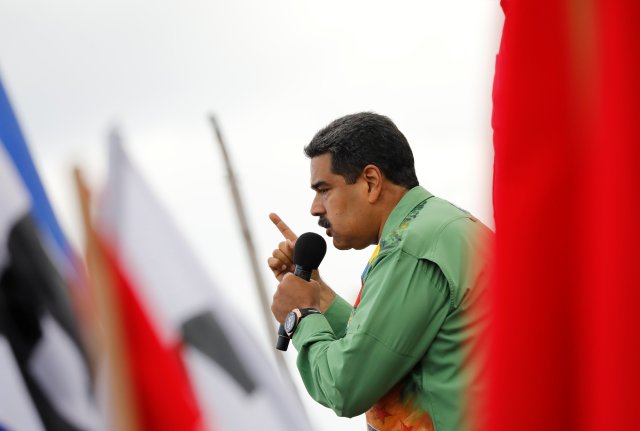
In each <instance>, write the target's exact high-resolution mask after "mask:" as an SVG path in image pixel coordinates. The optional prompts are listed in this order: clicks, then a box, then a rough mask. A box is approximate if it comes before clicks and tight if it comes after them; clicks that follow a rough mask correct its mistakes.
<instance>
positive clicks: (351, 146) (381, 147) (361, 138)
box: [304, 112, 418, 189]
mask: <svg viewBox="0 0 640 431" xmlns="http://www.w3.org/2000/svg"><path fill="white" fill-rule="evenodd" d="M304 152H305V154H306V155H307V157H309V158H313V157H316V156H320V155H322V154H326V153H330V154H331V156H332V158H331V170H332V171H333V173H335V174H338V175H342V176H343V177H344V178H345V180H346V182H347V183H348V184H353V183H355V182H356V179H357V178H358V175H360V173H361V172H362V170H363V169H364V167H365V166H367V165H369V164H372V165H375V166H377V167H378V168H380V170H381V171H382V174H383V175H384V176H385V177H386V178H387V179H388V180H390V181H391V182H393V183H395V184H398V185H401V186H404V187H406V188H407V189H410V188H413V187H415V186H417V185H418V178H417V177H416V171H415V167H414V165H413V153H412V152H411V147H409V142H407V138H405V137H404V135H403V134H402V132H400V130H398V128H397V127H396V125H395V124H393V121H391V120H390V119H389V118H388V117H385V116H384V115H379V114H374V113H372V112H360V113H357V114H351V115H346V116H344V117H341V118H338V119H337V120H334V121H333V122H331V124H329V125H328V126H326V127H325V128H323V129H321V130H320V131H319V132H318V133H316V135H315V136H314V137H313V139H312V140H311V142H310V143H309V145H307V146H306V147H305V148H304Z"/></svg>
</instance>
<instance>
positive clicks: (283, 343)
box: [276, 265, 313, 352]
mask: <svg viewBox="0 0 640 431" xmlns="http://www.w3.org/2000/svg"><path fill="white" fill-rule="evenodd" d="M312 272H313V269H305V268H303V267H302V266H300V265H296V269H295V270H294V271H293V275H295V276H296V277H300V278H301V279H303V280H304V281H309V280H311V273H312ZM289 340H290V338H289V336H288V335H287V332H286V331H285V330H284V326H282V325H280V327H279V328H278V340H277V342H276V349H278V350H282V351H283V352H286V351H287V349H288V348H289Z"/></svg>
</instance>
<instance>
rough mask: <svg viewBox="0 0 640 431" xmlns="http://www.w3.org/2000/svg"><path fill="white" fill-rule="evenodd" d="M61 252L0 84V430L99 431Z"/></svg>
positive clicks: (64, 255)
mask: <svg viewBox="0 0 640 431" xmlns="http://www.w3.org/2000/svg"><path fill="white" fill-rule="evenodd" d="M68 252H69V249H67V244H66V240H65V239H64V236H63V235H62V233H61V231H60V230H59V227H58V225H57V222H56V220H55V217H54V216H53V212H52V211H51V206H50V205H49V202H48V200H47V198H46V195H45V193H44V189H43V188H42V184H41V183H40V180H39V177H38V175H37V172H36V170H35V168H34V165H33V162H32V160H31V158H30V156H29V152H28V150H27V148H26V144H25V142H24V139H23V137H22V134H21V132H20V129H19V128H18V124H17V121H16V119H15V116H14V114H13V111H12V109H11V106H10V105H9V101H8V98H7V96H6V93H5V92H4V88H3V87H2V84H1V83H0V375H2V379H1V380H0V429H3V430H7V431H22V430H40V429H46V430H62V431H65V430H69V431H73V430H80V429H82V430H100V429H103V427H102V422H101V420H100V416H99V414H98V412H97V409H96V407H95V403H94V400H93V383H92V379H91V372H90V367H89V365H88V360H87V357H86V354H85V350H84V348H83V347H82V345H81V343H80V337H79V333H78V330H77V327H76V322H75V319H74V317H73V312H72V308H71V304H70V301H69V292H68V290H67V285H66V282H65V279H63V277H62V276H61V272H64V273H67V274H68V273H69V272H68V270H69V268H73V265H69V266H67V265H66V264H65V262H67V263H69V262H71V259H69V258H68V256H69V254H68Z"/></svg>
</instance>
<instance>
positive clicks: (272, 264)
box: [267, 213, 298, 281]
mask: <svg viewBox="0 0 640 431" xmlns="http://www.w3.org/2000/svg"><path fill="white" fill-rule="evenodd" d="M269 219H270V220H271V222H272V223H273V224H274V225H275V226H276V227H277V228H278V230H279V231H280V233H281V234H282V236H283V237H284V241H282V242H280V244H278V248H277V249H275V250H273V253H271V257H270V258H269V259H268V260H267V263H268V265H269V268H270V269H271V271H272V272H273V275H274V276H275V277H276V279H277V280H278V281H282V277H284V276H285V274H287V273H289V272H293V271H294V270H295V265H294V264H293V248H294V246H295V243H296V240H297V239H298V235H296V234H295V233H294V232H293V231H292V230H291V229H290V228H289V226H287V224H286V223H285V222H284V221H282V219H281V218H280V216H279V215H278V214H276V213H271V214H269Z"/></svg>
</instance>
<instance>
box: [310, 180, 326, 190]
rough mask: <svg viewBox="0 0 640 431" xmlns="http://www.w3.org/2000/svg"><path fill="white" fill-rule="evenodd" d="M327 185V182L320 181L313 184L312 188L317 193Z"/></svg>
mask: <svg viewBox="0 0 640 431" xmlns="http://www.w3.org/2000/svg"><path fill="white" fill-rule="evenodd" d="M326 185H327V182H326V181H325V180H320V181H317V182H315V183H313V184H311V188H312V189H313V190H316V191H317V190H318V189H319V188H320V187H322V186H326Z"/></svg>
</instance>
